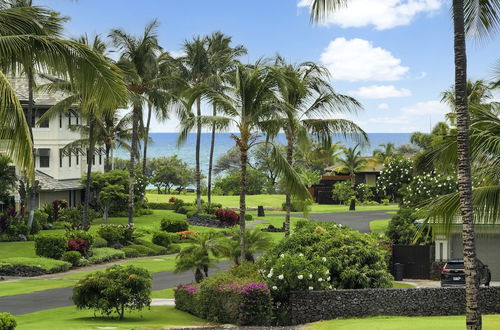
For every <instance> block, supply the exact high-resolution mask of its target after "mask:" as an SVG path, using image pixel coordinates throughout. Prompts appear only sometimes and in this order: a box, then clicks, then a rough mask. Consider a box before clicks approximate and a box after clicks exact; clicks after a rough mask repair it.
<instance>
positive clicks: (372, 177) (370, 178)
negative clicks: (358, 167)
mask: <svg viewBox="0 0 500 330" xmlns="http://www.w3.org/2000/svg"><path fill="white" fill-rule="evenodd" d="M365 180H366V184H369V185H370V186H374V185H375V184H376V183H377V175H376V174H365Z"/></svg>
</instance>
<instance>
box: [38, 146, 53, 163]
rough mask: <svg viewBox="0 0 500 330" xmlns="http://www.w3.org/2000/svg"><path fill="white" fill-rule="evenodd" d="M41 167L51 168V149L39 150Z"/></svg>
mask: <svg viewBox="0 0 500 330" xmlns="http://www.w3.org/2000/svg"><path fill="white" fill-rule="evenodd" d="M38 156H39V159H40V163H39V164H40V167H50V149H38Z"/></svg>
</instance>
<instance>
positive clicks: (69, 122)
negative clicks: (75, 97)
mask: <svg viewBox="0 0 500 330" xmlns="http://www.w3.org/2000/svg"><path fill="white" fill-rule="evenodd" d="M68 126H71V111H70V112H68Z"/></svg>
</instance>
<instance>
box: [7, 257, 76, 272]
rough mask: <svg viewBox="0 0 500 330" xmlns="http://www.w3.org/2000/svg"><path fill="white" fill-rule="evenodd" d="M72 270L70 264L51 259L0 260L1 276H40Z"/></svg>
mask: <svg viewBox="0 0 500 330" xmlns="http://www.w3.org/2000/svg"><path fill="white" fill-rule="evenodd" d="M70 268H71V264H70V263H69V262H65V261H60V260H54V259H49V258H26V257H17V258H5V259H2V260H0V275H4V276H38V275H43V274H52V273H58V272H65V271H67V270H68V269H70Z"/></svg>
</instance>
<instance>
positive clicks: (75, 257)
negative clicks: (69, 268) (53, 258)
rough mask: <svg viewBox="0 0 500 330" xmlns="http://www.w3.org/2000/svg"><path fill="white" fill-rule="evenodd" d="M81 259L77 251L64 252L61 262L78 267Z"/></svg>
mask: <svg viewBox="0 0 500 330" xmlns="http://www.w3.org/2000/svg"><path fill="white" fill-rule="evenodd" d="M81 259H82V255H81V254H80V252H78V251H67V252H64V254H63V256H62V258H61V260H62V261H66V262H69V263H70V264H72V265H73V266H78V265H79V264H80V260H81Z"/></svg>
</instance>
